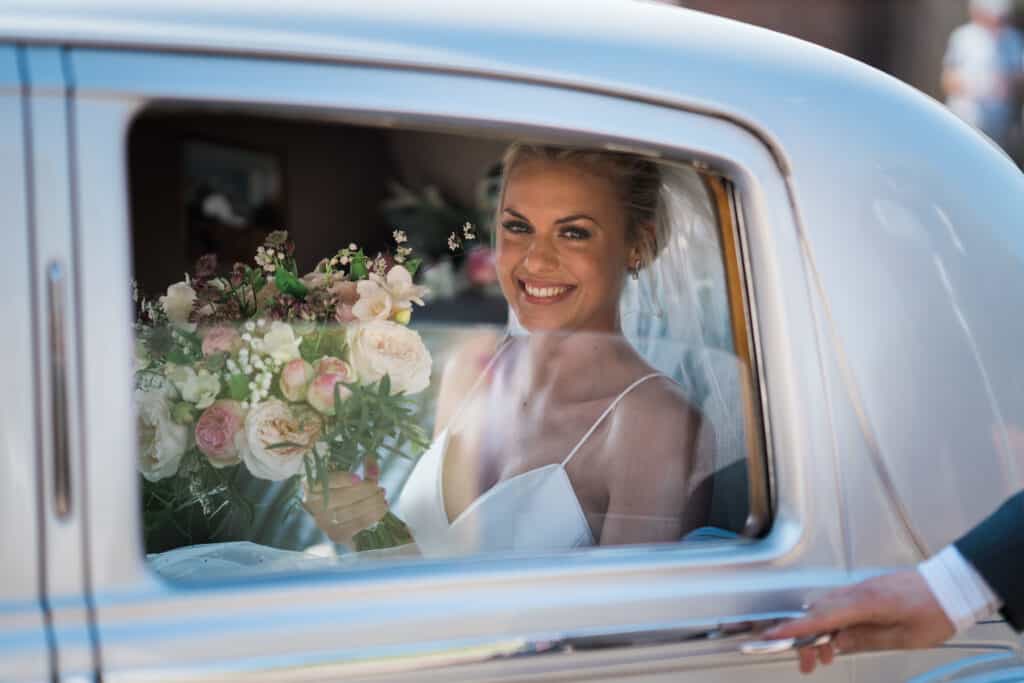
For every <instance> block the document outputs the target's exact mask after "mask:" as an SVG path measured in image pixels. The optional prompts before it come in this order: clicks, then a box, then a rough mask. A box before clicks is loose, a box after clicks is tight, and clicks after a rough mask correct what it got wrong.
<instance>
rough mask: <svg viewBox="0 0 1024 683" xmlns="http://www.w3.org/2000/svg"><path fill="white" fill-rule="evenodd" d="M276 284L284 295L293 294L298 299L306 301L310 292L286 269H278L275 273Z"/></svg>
mask: <svg viewBox="0 0 1024 683" xmlns="http://www.w3.org/2000/svg"><path fill="white" fill-rule="evenodd" d="M274 284H276V285H277V288H278V289H279V290H280V291H281V292H282V293H284V294H291V295H292V296H294V297H295V298H296V299H305V298H306V293H307V292H308V291H309V290H308V289H306V285H304V284H302V281H301V280H299V278H297V277H295V276H294V275H292V274H291V273H290V272H288V271H287V270H285V269H284V268H278V269H277V270H276V271H274Z"/></svg>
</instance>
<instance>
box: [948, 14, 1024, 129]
mask: <svg viewBox="0 0 1024 683" xmlns="http://www.w3.org/2000/svg"><path fill="white" fill-rule="evenodd" d="M969 8H970V17H971V19H970V21H969V22H968V23H966V24H964V25H963V26H960V27H959V28H957V29H955V30H954V31H953V33H952V34H950V36H949V44H948V46H947V47H946V56H945V57H944V58H943V69H942V90H943V92H944V93H945V94H946V105H947V106H948V107H949V108H950V110H951V111H953V113H955V114H956V115H957V116H959V117H960V118H962V119H963V120H964V121H966V122H967V123H970V124H971V125H972V126H975V127H976V128H978V129H979V130H981V131H982V132H983V133H985V134H986V135H988V136H989V137H990V138H992V140H993V141H995V142H996V143H997V144H999V145H1000V146H1002V147H1007V146H1008V145H1009V144H1010V142H1011V139H1012V135H1013V134H1014V131H1015V128H1016V126H1017V124H1018V122H1019V117H1020V106H1019V105H1018V101H1019V100H1018V98H1019V95H1020V93H1021V86H1022V85H1024V37H1022V36H1021V33H1020V32H1019V31H1017V30H1016V29H1015V28H1013V27H1012V26H1010V25H1009V24H1008V19H1009V16H1010V12H1011V10H1012V9H1013V3H1012V1H1011V0H970V6H969Z"/></svg>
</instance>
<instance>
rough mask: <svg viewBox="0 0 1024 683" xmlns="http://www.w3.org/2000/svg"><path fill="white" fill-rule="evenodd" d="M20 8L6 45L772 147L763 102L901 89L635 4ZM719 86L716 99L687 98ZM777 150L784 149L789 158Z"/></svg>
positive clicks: (46, 1)
mask: <svg viewBox="0 0 1024 683" xmlns="http://www.w3.org/2000/svg"><path fill="white" fill-rule="evenodd" d="M580 9H581V6H580V5H579V4H577V3H573V2H566V3H561V2H539V1H538V0H523V1H517V2H488V3H481V2H476V1H469V0H458V1H448V2H444V3H424V2H421V1H420V0H389V1H388V2H373V3H366V2H351V1H347V0H313V1H307V2H303V3H282V2H279V1H276V0H218V1H217V2H209V1H208V0H180V1H178V2H170V1H167V0H150V1H148V2H143V3H139V2H135V1H132V0H10V1H9V2H7V3H5V5H4V7H3V8H0V40H4V39H7V40H10V41H18V42H31V43H56V44H65V45H92V46H104V47H120V48H134V49H148V50H175V51H177V50H184V51H192V52H211V53H228V54H245V55H260V56H274V57H286V58H292V59H305V60H339V61H358V62H367V63H375V64H387V65H396V66H415V67H417V68H432V67H433V68H438V69H444V70H449V71H466V72H473V73H481V74H488V75H497V76H505V77H510V78H516V79H528V80H536V81H544V82H552V83H564V84H571V85H573V86H575V87H585V88H592V89H596V90H607V91H611V92H615V93H621V94H626V93H628V94H629V95H631V96H633V97H642V98H651V99H655V100H659V101H671V102H672V103H674V104H681V103H682V104H686V105H687V106H689V107H690V108H696V109H701V108H703V107H704V106H706V107H708V108H710V109H712V110H714V111H716V112H717V113H720V114H722V115H727V116H730V117H734V118H736V119H737V120H739V121H741V122H744V123H745V124H750V125H751V128H752V129H754V130H756V131H758V132H759V134H760V135H761V136H762V137H765V138H767V139H770V138H771V136H770V135H769V134H767V132H766V131H765V130H764V127H763V125H757V123H756V121H757V120H758V119H761V118H763V116H758V117H752V119H753V120H747V119H748V114H749V112H751V111H758V112H761V113H762V114H763V105H761V104H758V103H757V102H756V100H757V99H758V97H757V96H758V95H759V94H762V96H763V94H764V93H776V94H778V92H779V89H780V86H783V85H784V84H787V83H788V84H800V87H801V88H802V87H804V86H806V85H809V84H813V85H814V87H815V89H816V95H817V97H821V98H828V97H830V96H832V95H839V94H841V93H842V92H843V89H844V88H845V87H847V86H846V84H845V83H844V81H849V80H857V79H858V78H860V79H863V78H865V76H866V75H867V74H870V77H869V79H878V78H888V77H886V76H884V75H882V74H881V72H877V71H874V70H873V69H870V68H869V67H867V66H865V65H863V64H861V63H859V62H856V61H854V60H851V59H848V58H846V57H844V56H842V55H839V54H838V53H835V52H832V51H830V50H826V49H824V48H821V47H818V46H815V45H812V44H810V43H807V42H804V41H801V40H797V39H795V38H791V37H788V36H784V35H782V34H779V33H775V32H773V31H769V30H766V29H761V28H757V27H754V26H751V25H747V24H743V23H740V22H736V21H731V20H728V19H724V18H721V17H717V16H713V15H708V14H703V13H700V12H695V11H691V10H686V9H681V8H677V7H671V6H668V5H662V4H654V3H647V2H639V1H634V0H598V1H595V2H588V3H587V4H586V11H582V12H581V11H580ZM708 84H711V85H715V86H716V87H715V88H713V89H712V91H711V92H714V90H717V91H718V92H717V93H716V94H715V96H714V97H713V98H709V101H707V102H701V101H699V99H697V98H689V99H688V98H686V97H685V96H684V97H682V98H680V97H679V94H680V93H685V92H687V91H688V90H689V91H691V92H697V91H700V90H701V89H702V86H706V85H708ZM776 151H778V150H777V148H776Z"/></svg>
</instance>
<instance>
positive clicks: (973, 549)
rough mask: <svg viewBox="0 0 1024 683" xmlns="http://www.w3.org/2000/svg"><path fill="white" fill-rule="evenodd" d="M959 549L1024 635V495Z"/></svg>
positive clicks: (969, 534)
mask: <svg viewBox="0 0 1024 683" xmlns="http://www.w3.org/2000/svg"><path fill="white" fill-rule="evenodd" d="M956 547H957V550H959V551H960V554H961V555H963V556H964V558H965V559H966V560H967V561H968V562H970V563H971V564H972V565H974V568H975V569H977V570H978V573H979V574H981V576H982V577H983V578H984V579H985V581H986V582H987V583H988V585H989V587H990V588H991V589H992V591H993V592H994V593H995V594H996V595H998V596H999V598H1000V599H1001V600H1002V601H1003V609H1002V610H1001V611H1002V614H1003V616H1004V617H1005V618H1006V620H1007V621H1008V622H1010V625H1011V626H1013V627H1014V628H1015V629H1017V631H1024V491H1021V492H1020V493H1018V494H1017V495H1015V496H1013V497H1012V498H1010V499H1009V500H1008V501H1006V502H1005V503H1003V506H1002V507H1000V508H999V509H998V510H996V511H995V512H994V513H992V515H991V516H989V517H988V518H987V519H986V520H985V521H983V522H982V523H981V524H979V525H978V526H976V527H974V528H973V529H971V530H970V531H968V532H967V533H966V534H964V536H963V537H962V538H961V539H960V540H958V541H957V542H956Z"/></svg>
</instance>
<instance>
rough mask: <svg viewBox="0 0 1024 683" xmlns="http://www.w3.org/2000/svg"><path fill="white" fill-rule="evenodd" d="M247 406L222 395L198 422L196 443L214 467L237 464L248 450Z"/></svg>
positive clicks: (204, 412)
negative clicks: (246, 429)
mask: <svg viewBox="0 0 1024 683" xmlns="http://www.w3.org/2000/svg"><path fill="white" fill-rule="evenodd" d="M244 425H245V409H243V408H242V404H241V403H239V402H238V401H230V400H227V399H222V400H220V401H214V402H213V405H211V406H210V407H209V408H207V409H206V410H204V411H203V414H202V415H200V416H199V421H198V422H196V432H195V435H196V447H198V448H199V451H200V452H201V453H202V454H203V455H205V456H206V457H207V459H208V460H209V461H210V464H212V465H213V466H214V467H225V466H227V465H234V464H236V463H238V462H240V461H241V457H242V452H243V451H244V450H245V431H244V429H243V427H244Z"/></svg>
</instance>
